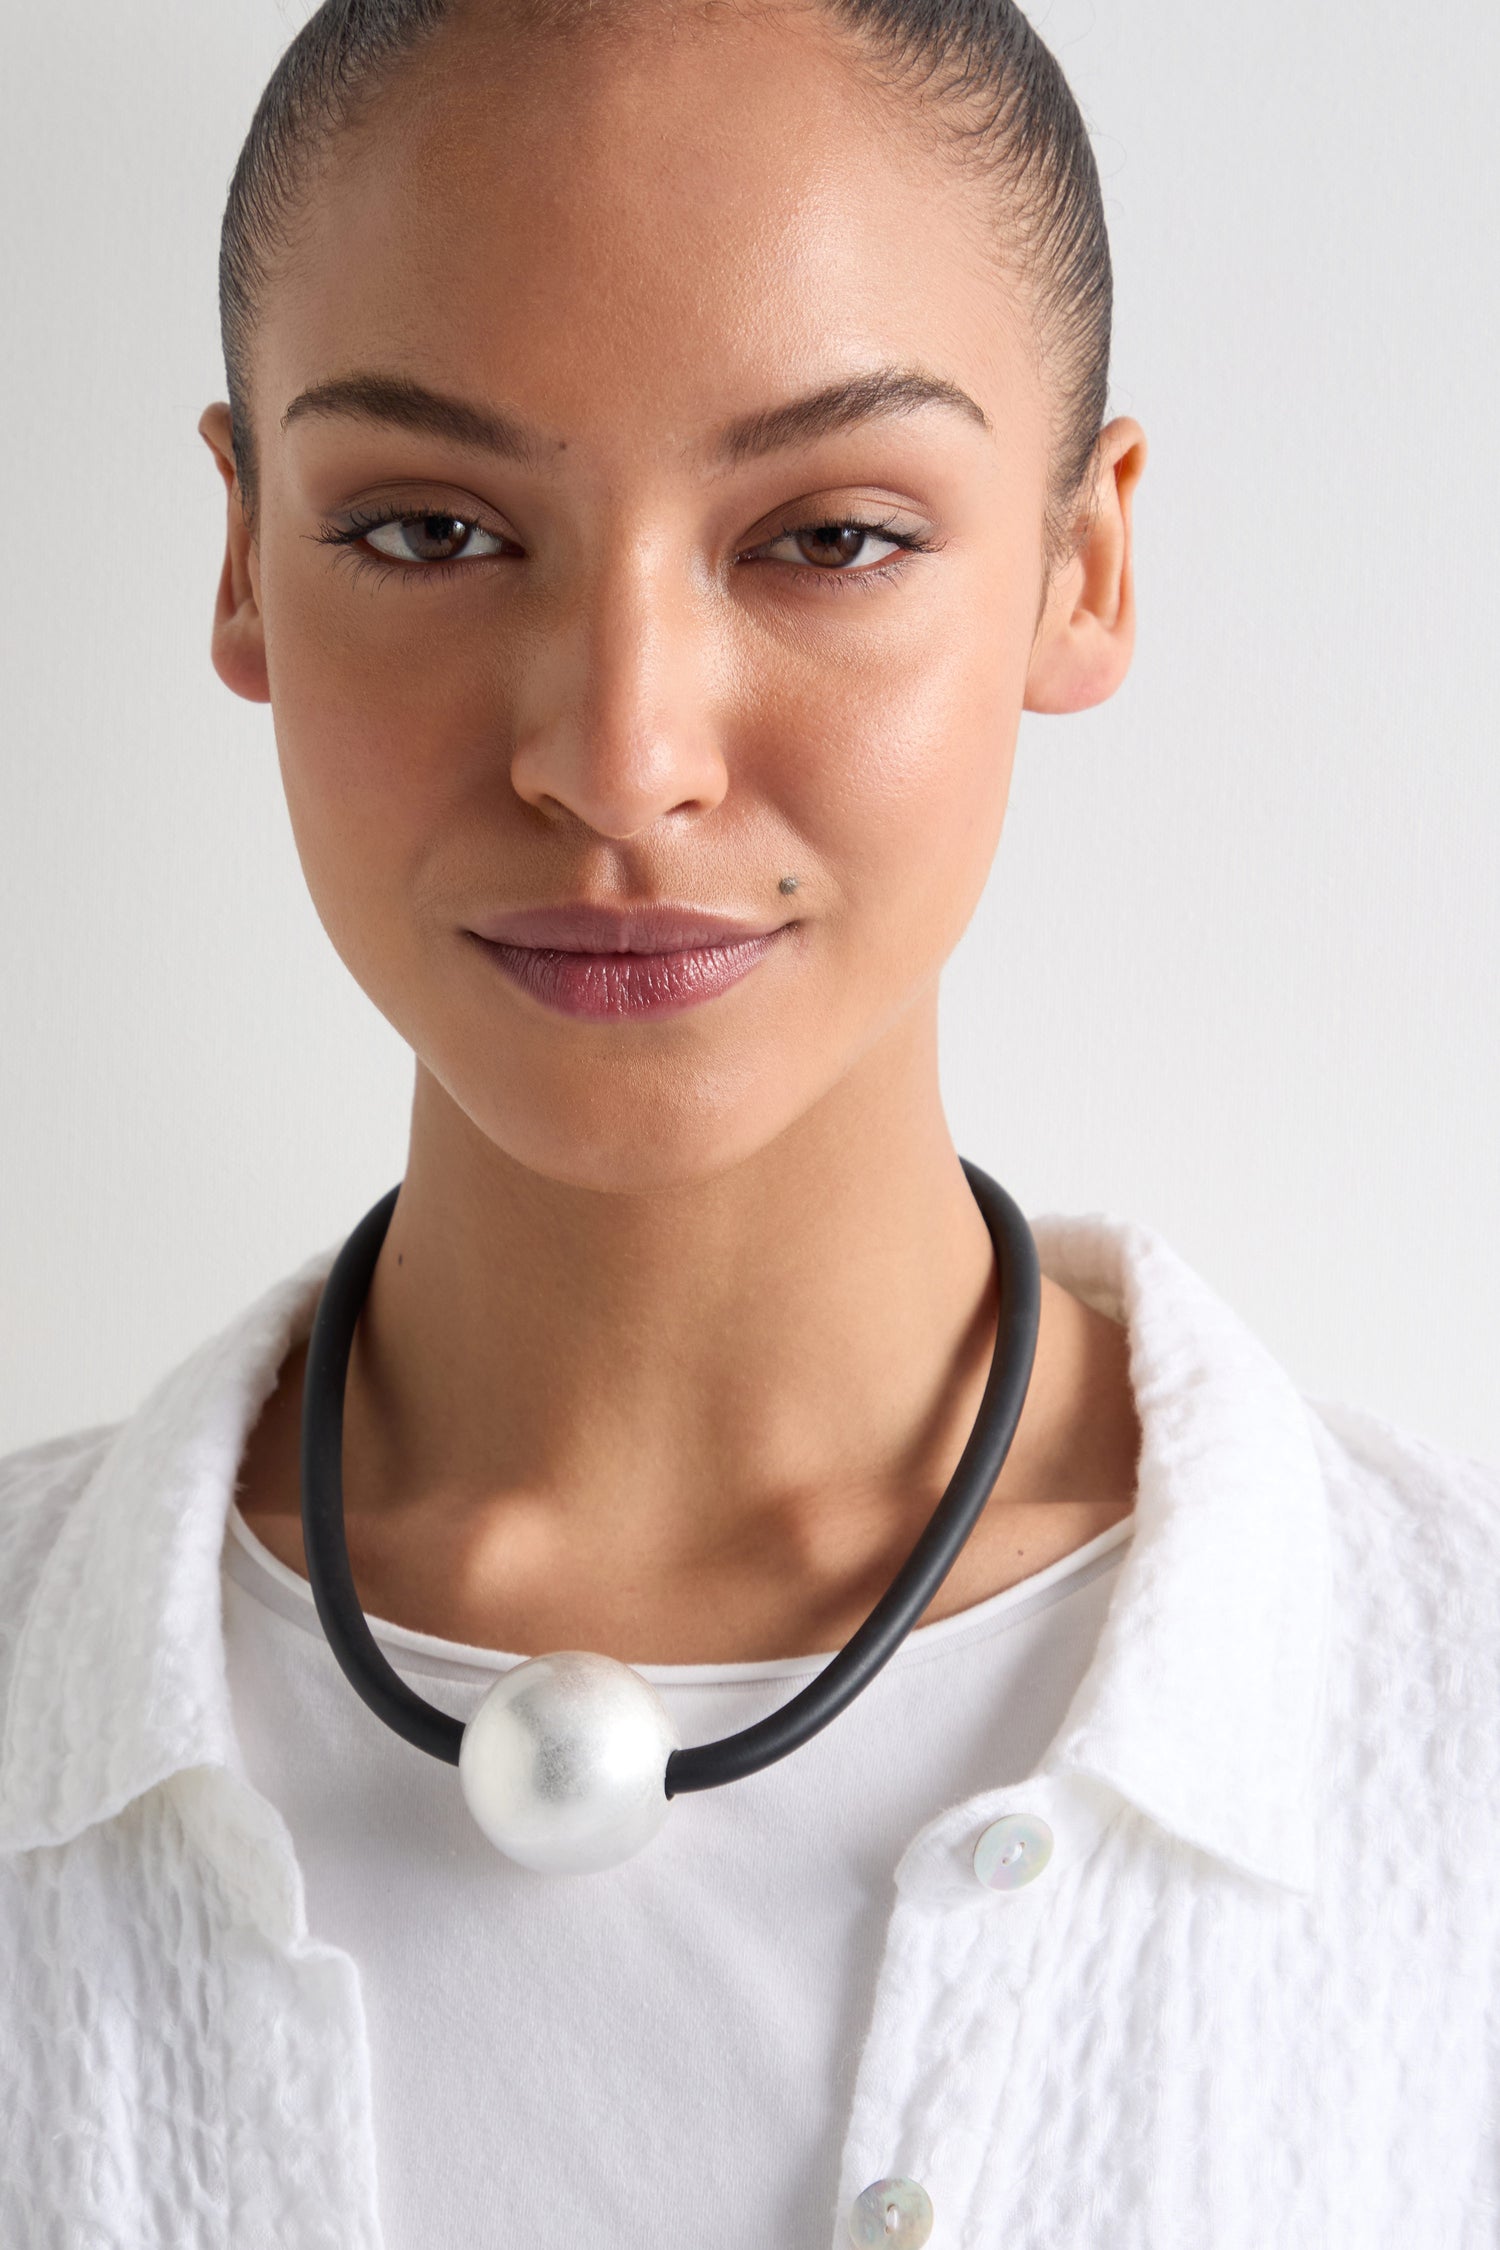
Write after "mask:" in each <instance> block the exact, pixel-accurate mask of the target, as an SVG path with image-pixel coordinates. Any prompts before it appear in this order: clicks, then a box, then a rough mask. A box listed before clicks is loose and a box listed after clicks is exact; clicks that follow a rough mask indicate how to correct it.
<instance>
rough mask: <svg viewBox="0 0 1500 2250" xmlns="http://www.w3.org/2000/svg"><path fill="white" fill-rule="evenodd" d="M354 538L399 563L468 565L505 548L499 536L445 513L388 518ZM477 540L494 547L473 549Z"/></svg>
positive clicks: (355, 534)
mask: <svg viewBox="0 0 1500 2250" xmlns="http://www.w3.org/2000/svg"><path fill="white" fill-rule="evenodd" d="M354 536H355V537H357V538H360V539H363V540H364V542H365V544H366V545H367V546H370V547H373V548H374V550H375V552H376V554H377V555H384V556H385V558H386V560H387V561H388V562H398V563H401V562H405V563H445V562H469V561H472V560H474V559H475V558H476V557H477V556H479V555H486V554H490V555H494V554H498V553H499V552H500V550H501V548H502V547H503V546H504V544H505V542H504V540H503V539H501V538H500V536H499V535H498V533H496V532H493V531H486V530H485V529H484V528H483V526H482V525H480V524H477V523H470V522H469V521H468V519H467V518H466V517H464V516H450V515H447V514H446V513H438V514H435V515H422V516H388V517H386V518H385V520H384V521H383V522H377V523H373V524H366V525H365V526H363V527H362V528H360V529H358V530H357V531H356V532H355V533H354ZM474 539H487V540H489V541H490V542H491V544H490V545H489V546H488V547H479V548H473V547H470V545H469V542H470V541H471V540H474Z"/></svg>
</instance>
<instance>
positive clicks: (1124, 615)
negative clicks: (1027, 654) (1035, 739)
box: [1022, 414, 1146, 711]
mask: <svg viewBox="0 0 1500 2250" xmlns="http://www.w3.org/2000/svg"><path fill="white" fill-rule="evenodd" d="M1145 466H1146V433H1145V431H1144V430H1143V429H1142V428H1141V425H1140V423H1139V422H1133V421H1132V420H1131V419H1130V417H1129V416H1128V415H1124V414H1122V415H1119V416H1118V417H1117V418H1116V419H1115V420H1114V421H1113V422H1110V423H1108V424H1107V425H1106V427H1105V428H1104V429H1102V430H1101V431H1100V433H1099V436H1098V438H1097V440H1096V441H1095V446H1094V462H1093V478H1094V483H1093V492H1094V510H1093V515H1092V518H1091V520H1090V522H1089V524H1088V528H1087V529H1086V531H1085V533H1084V535H1083V538H1082V540H1081V542H1080V544H1079V546H1078V548H1077V551H1076V552H1075V553H1074V554H1073V555H1072V556H1071V557H1070V559H1069V560H1068V561H1067V562H1066V563H1065V564H1064V565H1063V566H1062V568H1061V569H1060V570H1059V571H1058V572H1057V573H1056V575H1055V577H1054V578H1053V581H1052V584H1051V585H1050V587H1049V588H1048V589H1047V598H1046V601H1045V603H1044V605H1043V609H1042V614H1041V617H1040V619H1039V620H1038V623H1037V630H1036V638H1035V639H1034V641H1033V642H1032V644H1031V663H1030V666H1029V668H1028V670H1027V674H1026V693H1025V696H1024V698H1023V700H1022V709H1023V710H1026V711H1084V710H1087V709H1088V707H1089V705H1090V704H1094V703H1103V702H1104V700H1105V699H1106V697H1108V696H1111V695H1113V694H1114V692H1115V689H1116V688H1117V687H1118V686H1119V684H1120V682H1121V680H1123V679H1124V677H1125V674H1126V672H1127V671H1128V670H1129V668H1130V659H1131V655H1132V653H1133V651H1134V648H1135V580H1134V573H1133V568H1132V558H1131V547H1130V503H1131V498H1132V496H1133V494H1134V492H1135V488H1136V485H1137V483H1138V482H1139V480H1140V474H1141V471H1142V469H1144V467H1145Z"/></svg>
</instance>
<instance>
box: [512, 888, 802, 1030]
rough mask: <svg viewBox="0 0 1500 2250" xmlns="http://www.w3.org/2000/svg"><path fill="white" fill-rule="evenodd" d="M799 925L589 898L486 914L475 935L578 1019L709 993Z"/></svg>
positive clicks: (645, 1011)
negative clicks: (618, 904) (602, 902)
mask: <svg viewBox="0 0 1500 2250" xmlns="http://www.w3.org/2000/svg"><path fill="white" fill-rule="evenodd" d="M790 926H791V925H790V924H789V923H787V922H781V923H776V922H766V921H753V920H742V919H739V918H737V917H734V916H731V915H725V914H715V913H712V912H710V911H709V910H708V909H706V908H703V907H697V906H677V905H641V906H629V907H612V906H603V905H595V904H593V903H591V902H589V901H587V900H581V899H579V900H573V901H571V902H570V903H568V904H565V905H562V906H533V907H524V908H518V909H516V910H515V911H514V912H509V913H502V914H494V915H486V916H483V917H482V918H480V919H479V920H478V921H476V922H474V923H473V924H471V925H470V931H471V935H472V936H473V937H474V938H475V939H476V940H477V941H478V942H479V944H480V945H481V946H482V947H483V950H484V952H485V954H486V955H487V957H488V958H489V959H490V960H491V961H493V962H494V964H495V966H496V967H497V968H499V969H500V970H501V971H502V972H503V973H504V974H505V975H506V976H507V977H509V978H510V980H511V981H512V983H515V984H519V985H520V986H521V987H522V989H523V990H524V991H527V992H529V993H530V994H531V995H532V997H533V998H534V999H536V1000H540V1001H541V1002H542V1003H543V1004H544V1005H546V1006H549V1007H552V1008H556V1009H560V1010H561V1011H562V1012H563V1013H564V1014H567V1015H576V1016H594V1017H604V1016H641V1015H662V1014H667V1013H671V1012H672V1011H674V1010H677V1009H680V1008H688V1007H693V1006H696V1005H697V1004H698V1003H699V1002H700V1001H704V1000H710V999H712V998H714V996H715V995H716V994H718V993H720V992H724V991H727V990H728V989H729V987H730V986H731V985H734V984H738V983H739V981H740V979H741V978H742V977H745V976H748V975H749V973H750V971H751V970H752V969H753V968H755V967H756V965H757V964H758V963H759V962H760V961H761V960H763V959H764V958H765V956H766V954H767V953H769V952H770V951H771V950H772V948H773V947H774V946H775V944H776V943H777V941H778V939H780V938H781V936H782V934H783V932H784V931H785V930H787V929H788V928H789V927H790Z"/></svg>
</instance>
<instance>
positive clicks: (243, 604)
mask: <svg viewBox="0 0 1500 2250" xmlns="http://www.w3.org/2000/svg"><path fill="white" fill-rule="evenodd" d="M198 429H199V432H200V434H201V436H202V438H203V442H204V444H205V445H206V446H207V447H208V449H209V451H210V453H211V454H212V455H213V457H214V465H215V466H216V468H217V469H218V471H219V473H220V475H221V476H222V478H223V480H224V486H225V497H226V503H227V515H228V521H227V525H226V533H225V543H224V567H223V569H222V571H221V572H220V574H219V590H218V593H217V596H216V597H215V601H214V619H213V631H212V635H211V637H210V641H209V655H210V660H211V661H212V664H213V668H214V670H215V671H216V672H217V673H218V675H219V678H220V679H221V680H222V681H223V682H224V685H225V686H226V687H227V688H231V689H232V690H233V691H234V693H235V694H236V695H242V696H243V697H244V698H245V700H246V701H247V702H249V703H269V702H270V700H271V686H270V679H269V676H268V673H267V670H266V642H265V632H264V627H263V622H262V618H261V613H260V603H259V601H258V599H257V595H256V587H255V576H254V572H253V571H252V568H251V539H250V531H249V527H248V525H247V524H246V522H245V513H244V508H243V506H242V504H241V497H240V487H239V482H238V479H237V477H236V474H235V464H234V446H233V439H232V436H231V430H230V418H229V408H228V407H227V406H226V405H224V404H223V403H222V402H221V403H219V404H216V405H214V406H210V407H207V408H205V410H204V412H203V415H202V416H201V418H200V420H199V423H198Z"/></svg>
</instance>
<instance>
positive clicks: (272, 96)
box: [219, 0, 1113, 571]
mask: <svg viewBox="0 0 1500 2250" xmlns="http://www.w3.org/2000/svg"><path fill="white" fill-rule="evenodd" d="M493 4H494V5H495V7H496V8H497V9H498V10H500V11H503V12H504V13H505V14H507V15H508V16H509V17H510V18H511V19H512V20H514V21H515V23H516V25H517V27H518V29H520V28H524V29H525V30H526V31H527V32H528V33H530V34H533V35H534V34H537V33H542V34H545V32H546V29H547V26H548V24H549V21H555V22H557V23H558V24H559V25H561V24H562V23H563V22H564V21H567V22H568V23H569V24H572V25H576V24H577V23H578V22H579V21H580V19H582V18H586V17H587V16H588V15H589V14H591V13H594V14H597V15H598V16H600V17H601V18H603V17H604V16H606V15H607V16H609V17H611V18H613V19H615V20H617V21H618V20H619V19H620V18H622V17H628V15H629V12H630V8H631V6H632V4H633V0H493ZM640 4H641V5H642V6H660V5H662V0H640ZM815 4H816V5H817V6H818V7H820V8H821V9H822V11H823V13H824V14H825V15H826V16H827V17H828V18H829V19H830V20H831V21H833V22H835V23H838V24H842V25H843V26H844V27H846V28H847V29H848V30H849V31H850V32H851V33H852V34H853V35H854V40H855V44H856V46H857V48H858V49H859V51H860V52H861V54H862V56H863V58H864V59H865V61H866V62H867V64H868V66H869V68H870V70H871V72H872V73H873V75H874V76H875V78H876V79H877V80H878V81H879V82H880V83H881V84H883V85H884V86H885V87H887V88H888V89H889V90H890V91H891V92H892V93H894V94H897V95H905V96H908V97H909V98H910V99H911V100H912V101H913V102H914V103H921V104H923V105H924V106H925V107H926V108H927V109H928V110H929V112H930V113H931V114H932V116H933V117H934V118H935V119H936V120H938V121H939V123H940V125H941V127H942V128H943V137H944V139H945V142H946V144H947V145H948V146H950V147H951V148H952V149H953V150H955V151H956V152H957V153H958V154H959V156H960V158H961V160H962V161H963V162H964V163H965V164H966V165H967V166H970V167H972V168H974V169H977V170H979V171H981V172H982V173H984V174H986V175H987V176H989V177H990V178H991V179H992V180H993V182H994V185H995V188H996V191H997V199H998V203H999V209H1000V213H1001V214H1002V215H1001V218H1000V221H999V225H998V230H997V250H998V252H999V255H1000V258H1001V261H1002V262H1003V263H1004V264H1005V266H1006V268H1007V270H1008V271H1009V272H1011V273H1012V274H1013V275H1014V276H1015V278H1016V280H1017V281H1018V282H1019V283H1020V284H1021V285H1022V286H1023V287H1024V290H1025V295H1026V302H1027V309H1028V312H1029V315H1030V318H1031V320H1032V323H1033V326H1034V330H1035V337H1036V343H1037V348H1038V353H1039V356H1040V360H1041V363H1042V365H1043V367H1044V369H1045V372H1046V375H1047V378H1048V381H1049V384H1050V392H1051V414H1052V448H1051V459H1050V463H1049V477H1048V498H1047V510H1046V521H1045V525H1044V549H1045V561H1046V564H1047V568H1048V570H1049V571H1050V570H1051V569H1052V568H1053V567H1055V565H1056V564H1057V563H1058V562H1059V561H1060V560H1062V559H1063V558H1064V557H1065V556H1066V555H1067V554H1068V553H1069V552H1070V551H1071V549H1072V547H1073V545H1074V543H1075V540H1076V537H1077V533H1078V530H1079V528H1080V526H1081V522H1082V520H1083V514H1082V513H1081V511H1080V501H1083V502H1085V503H1087V502H1089V501H1091V499H1092V493H1091V491H1090V489H1089V471H1090V465H1091V461H1092V457H1093V449H1094V441H1095V439H1096V438H1097V436H1098V434H1099V431H1100V429H1101V427H1102V426H1103V421H1104V413H1105V405H1106V400H1107V396H1108V390H1109V352H1110V326H1111V318H1112V312H1113V276H1112V270H1111V265H1110V255H1109V236H1108V232H1107V230H1106V227H1105V222H1104V199H1103V196H1102V193H1101V191H1100V185H1099V172H1098V167H1097V165H1096V164H1095V161H1094V152H1093V148H1092V146H1091V144H1090V141H1089V136H1088V129H1087V127H1086V125H1085V124H1084V121H1083V118H1082V116H1081V115H1080V113H1079V109H1078V104H1077V102H1076V101H1075V100H1074V98H1073V94H1072V91H1071V89H1070V88H1069V86H1068V82H1067V80H1066V79H1065V78H1064V76H1063V73H1062V71H1061V69H1060V67H1059V65H1058V63H1057V60H1056V58H1055V57H1054V55H1053V54H1052V52H1051V50H1050V49H1049V48H1048V47H1047V46H1046V45H1045V44H1044V43H1043V41H1042V40H1041V39H1040V38H1039V37H1038V35H1037V33H1036V32H1035V31H1034V30H1033V28H1032V26H1031V24H1030V23H1029V22H1028V20H1027V18H1026V17H1025V16H1024V15H1023V14H1022V12H1021V10H1020V8H1019V7H1018V6H1016V5H1015V0H815ZM473 5H474V0H323V5H322V6H321V7H320V8H318V10H317V11H316V13H315V14H314V15H313V16H311V17H310V18H309V20H308V22H307V23H306V24H305V25H304V26H303V28H302V30H301V31H300V32H299V33H298V34H297V36H296V38H295V39H294V40H293V41H292V43H291V45H290V46H289V47H288V48H287V50H286V52H285V54H284V55H283V56H282V58H281V60H280V62H279V63H278V64H277V65H276V68H275V70H274V71H273V72H272V74H271V77H270V79H269V81H268V83H267V85H266V89H265V92H264V93H263V94H262V95H261V98H260V101H259V104H258V105H257V107H256V111H255V116H254V118H253V119H252V121H251V125H250V131H249V133H248V135H247V136H246V140H245V145H244V147H243V149H242V150H241V151H240V156H239V161H238V163H237V164H236V166H235V169H234V176H233V178H232V180H231V181H230V186H229V196H228V201H227V203H226V205H225V210H224V222H223V229H222V232H221V236H220V245H219V318H220V327H221V332H222V338H223V347H224V369H225V375H226V378H227V381H228V387H229V405H230V412H231V416H232V419H233V426H234V454H235V466H236V471H237V474H238V479H239V487H240V495H241V500H242V504H243V506H244V509H245V514H246V517H247V520H248V521H249V523H250V526H251V528H252V531H253V530H254V529H255V527H256V524H257V519H258V475H257V463H256V453H255V442H254V431H253V428H252V422H251V408H250V388H251V386H250V357H251V348H252V344H253V339H254V333H255V327H256V323H257V321H258V319H259V317H260V313H261V309H262V304H263V301H264V296H265V291H266V287H267V282H268V277H269V275H270V273H271V271H272V269H273V267H274V263H275V259H276V256H277V254H278V252H279V251H282V250H284V249H285V248H286V247H287V246H288V245H289V243H290V241H291V239H292V230H293V227H294V225H295V221H296V218H297V213H298V208H299V203H300V200H301V198H302V195H303V194H304V192H305V190H306V188H307V185H308V183H309V180H310V179H311V177H312V174H313V173H314V171H315V169H316V167H317V165H318V163H319V162H320V160H321V159H322V157H323V155H324V153H325V152H326V150H327V149H328V147H329V145H330V143H331V142H332V140H333V139H334V138H336V136H337V135H338V134H339V133H340V132H341V131H343V130H344V129H346V128H347V127H348V126H349V125H350V124H352V123H353V122H354V121H355V119H356V118H357V117H358V116H359V115H360V113H361V112H362V111H363V110H364V109H365V108H367V107H368V106H369V105H370V104H372V103H373V102H375V101H376V100H378V99H379V97H380V96H381V95H382V94H383V93H384V92H385V91H386V90H387V88H388V87H389V85H390V84H391V83H392V81H393V80H394V79H395V77H396V76H397V74H398V72H399V69H400V65H401V63H402V62H403V61H404V60H405V58H406V57H408V56H409V55H411V54H413V53H414V52H415V50H416V49H418V48H419V47H421V46H423V45H425V44H426V43H427V42H429V41H430V40H432V39H433V38H434V37H435V36H436V35H437V33H439V32H440V31H441V30H442V28H443V27H444V25H445V24H447V23H448V22H449V21H450V20H451V19H452V18H454V17H455V16H456V15H457V14H458V13H459V12H460V10H461V9H464V8H471V7H472V6H473Z"/></svg>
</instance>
